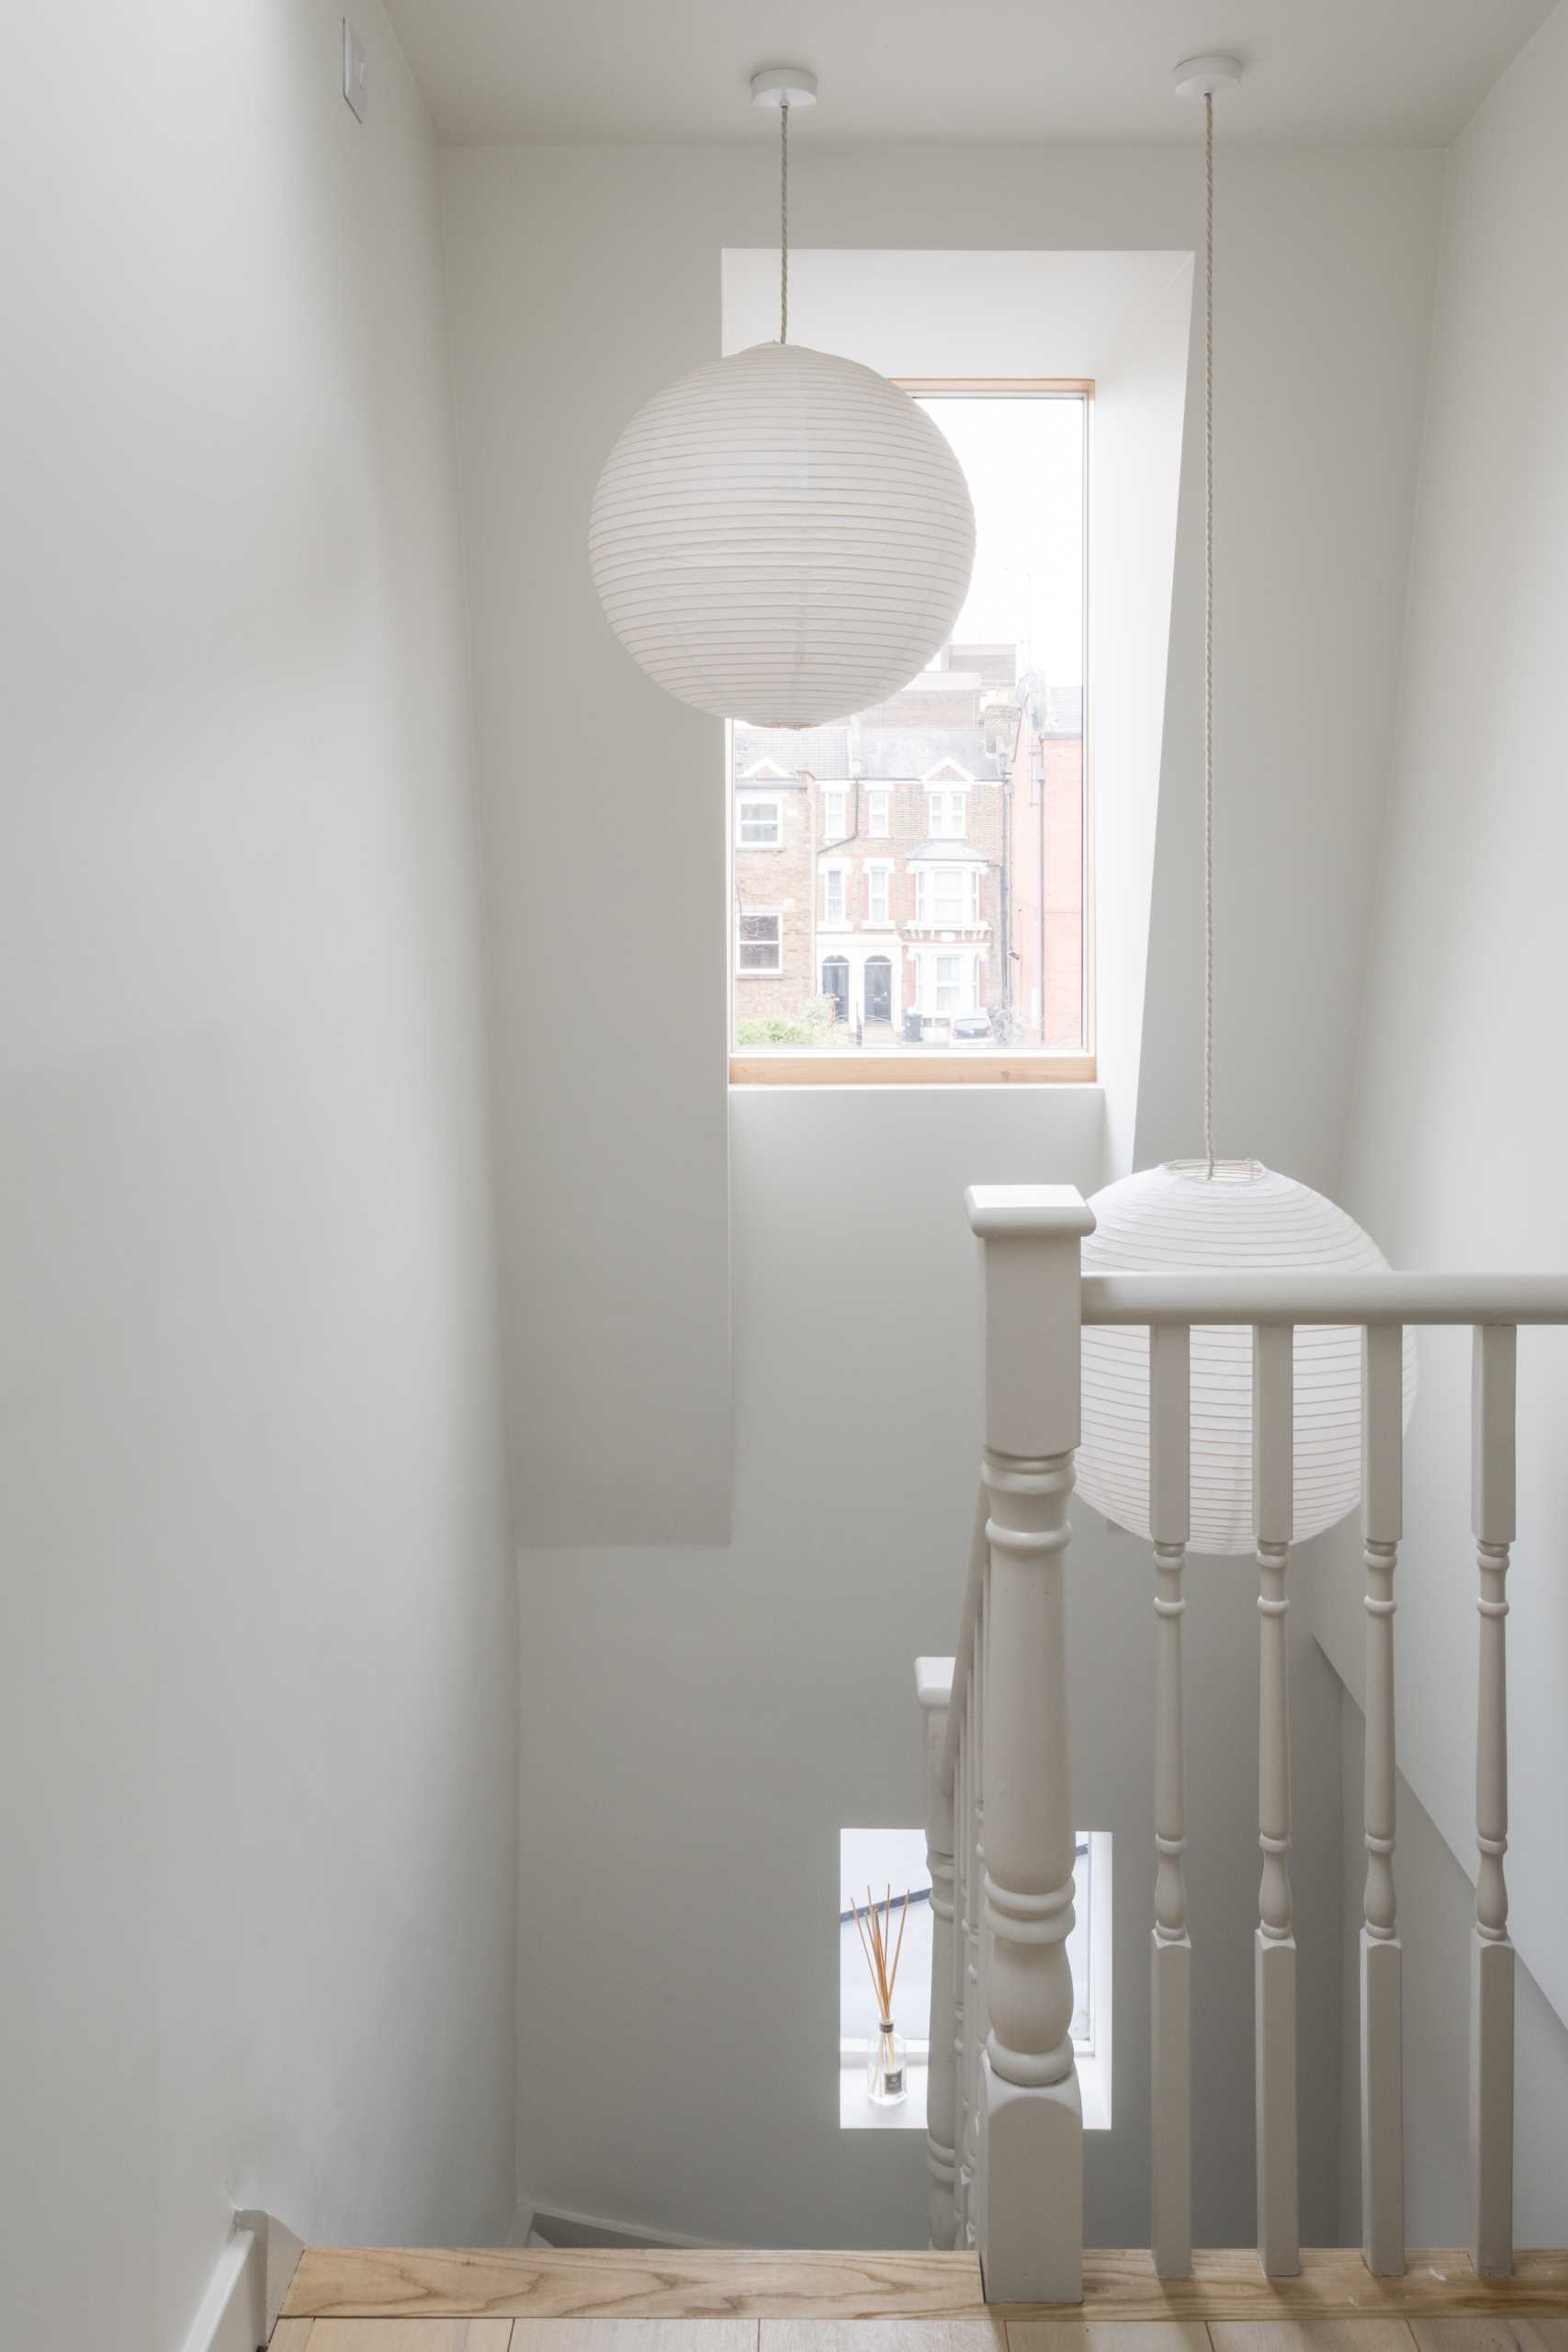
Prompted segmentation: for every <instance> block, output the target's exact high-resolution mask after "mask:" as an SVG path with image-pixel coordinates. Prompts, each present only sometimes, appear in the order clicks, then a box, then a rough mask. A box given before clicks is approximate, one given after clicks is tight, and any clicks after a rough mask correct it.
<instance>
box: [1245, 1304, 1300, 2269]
mask: <svg viewBox="0 0 1568 2352" xmlns="http://www.w3.org/2000/svg"><path fill="white" fill-rule="evenodd" d="M1252 1364H1253V1376H1252V1446H1253V1478H1252V1486H1253V1519H1254V1522H1255V1525H1256V1527H1257V1532H1258V1845H1259V1846H1260V1847H1261V1849H1262V1852H1263V1878H1262V1884H1261V1886H1260V1888H1259V1890H1258V1933H1257V1938H1256V1940H1255V1950H1254V1974H1253V1985H1254V2002H1255V2016H1254V2026H1255V2040H1256V2046H1257V2059H1256V2064H1257V2098H1258V2261H1259V2263H1260V2264H1261V2265H1262V2267H1263V2270H1264V2273H1265V2275H1266V2276H1267V2277H1268V2278H1294V2277H1295V2276H1296V2274H1297V2272H1298V2271H1299V2270H1300V2268H1301V2267H1302V2258H1301V2234H1300V2224H1299V2222H1298V2220H1297V2206H1296V1938H1295V1922H1294V1914H1293V1911H1292V1899H1291V1676H1290V1649H1289V1645H1288V1642H1287V1639H1286V1632H1285V1627H1286V1622H1287V1618H1288V1616H1289V1611H1290V1606H1291V1604H1290V1601H1289V1600H1288V1599H1287V1597H1286V1593H1285V1572H1286V1570H1287V1569H1288V1567H1289V1566H1290V1563H1291V1535H1292V1508H1293V1507H1292V1490H1293V1481H1294V1458H1293V1457H1294V1428H1295V1370H1294V1367H1295V1333H1294V1332H1293V1331H1292V1329H1291V1328H1290V1326H1289V1325H1288V1324H1260V1325H1259V1326H1258V1329H1257V1330H1256V1331H1255V1332H1254V1333H1253V1357H1252Z"/></svg>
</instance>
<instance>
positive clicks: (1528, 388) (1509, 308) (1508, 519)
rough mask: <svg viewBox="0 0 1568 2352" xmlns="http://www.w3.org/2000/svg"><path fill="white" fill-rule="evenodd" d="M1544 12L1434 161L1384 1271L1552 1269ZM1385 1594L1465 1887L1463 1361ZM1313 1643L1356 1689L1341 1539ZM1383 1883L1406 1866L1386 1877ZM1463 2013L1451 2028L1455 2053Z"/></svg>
mask: <svg viewBox="0 0 1568 2352" xmlns="http://www.w3.org/2000/svg"><path fill="white" fill-rule="evenodd" d="M1565 108H1568V10H1565V9H1563V8H1562V7H1561V6H1560V7H1559V8H1558V9H1557V10H1556V11H1555V12H1554V13H1553V15H1552V16H1551V18H1550V19H1549V20H1548V22H1547V24H1546V25H1545V26H1544V27H1543V28H1542V29H1541V31H1540V33H1539V34H1538V35H1537V37H1536V39H1535V40H1533V41H1532V42H1531V43H1530V44H1529V47H1528V48H1527V49H1526V50H1525V51H1523V52H1522V53H1521V55H1520V56H1519V58H1518V59H1517V62H1515V64H1514V65H1513V66H1512V67H1511V68H1510V69H1509V71H1508V72H1507V74H1505V75H1504V77H1503V79H1502V81H1501V82H1500V83H1499V84H1498V85H1497V87H1496V88H1495V91H1494V92H1493V93H1492V95H1491V96H1490V97H1489V98H1488V99H1487V101H1486V103H1485V105H1484V106H1483V107H1482V108H1481V110H1480V112H1479V113H1478V115H1477V116H1476V118H1475V119H1474V120H1473V122H1472V124H1471V125H1470V127H1469V129H1468V130H1466V131H1465V133H1464V135H1463V137H1462V138H1461V140H1460V141H1459V142H1458V144H1457V146H1456V147H1455V148H1454V149H1453V151H1452V153H1451V156H1450V165H1449V179H1448V189H1447V201H1446V220H1445V232H1444V245H1443V257H1442V266H1441V276H1440V283H1439V292H1438V308H1437V320H1436V328H1435V340H1434V349H1433V362H1432V382H1431V393H1430V400H1429V404H1428V410H1427V428H1426V439H1425V447H1424V451H1423V455H1422V462H1421V487H1420V502H1419V512H1418V518H1417V526H1416V537H1415V544H1414V553H1413V559H1412V567H1411V588H1410V617H1409V630H1408V640H1407V645H1406V650H1405V658H1404V676H1403V688H1402V695H1401V719H1400V728H1399V740H1398V747H1397V757H1396V760H1395V764H1394V772H1393V798H1392V802H1391V808H1390V814H1389V820H1388V833H1387V841H1386V845H1385V849H1384V854H1383V864H1382V888H1381V891H1380V894H1379V898H1378V903H1377V910H1376V920H1375V923H1374V926H1373V932H1372V959H1371V976H1370V983H1369V993H1368V1001H1367V1012H1366V1033H1365V1045H1364V1050H1363V1055H1362V1060H1361V1066H1360V1071H1359V1085H1358V1089H1357V1093H1356V1099H1355V1104H1354V1110H1353V1116H1352V1120H1351V1125H1350V1130H1349V1140H1348V1153H1347V1159H1346V1173H1345V1183H1344V1197H1345V1199H1346V1203H1347V1205H1348V1207H1350V1208H1351V1209H1352V1210H1353V1211H1354V1212H1355V1213H1356V1214H1357V1215H1358V1216H1360V1217H1361V1219H1362V1220H1363V1222H1364V1223H1366V1224H1367V1225H1368V1226H1369V1227H1370V1228H1371V1231H1372V1232H1374V1233H1375V1234H1376V1235H1377V1237H1378V1238H1379V1239H1380V1241H1381V1242H1382V1245H1383V1247H1384V1249H1385V1250H1387V1251H1388V1252H1389V1254H1390V1256H1391V1257H1392V1258H1393V1260H1394V1261H1395V1262H1396V1263H1398V1264H1403V1265H1406V1266H1436V1267H1443V1266H1482V1267H1486V1266H1495V1267H1506V1268H1521V1269H1522V1268H1539V1267H1548V1268H1560V1267H1562V1266H1563V1265H1564V1264H1568V1192H1565V1190H1564V1186H1563V1183H1562V1153H1563V1148H1564V1143H1565V1140H1568V1114H1565V1111H1564V1096H1563V1089H1562V1080H1561V1070H1562V1045H1561V1040H1560V1035H1559V1031H1560V1028H1561V1022H1562V1003H1563V979H1562V936H1563V926H1562V876H1563V873H1564V871H1565V870H1568V797H1565V796H1564V793H1563V774H1564V766H1565V760H1568V719H1565V717H1564V711H1565V705H1564V699H1563V693H1562V643H1563V633H1564V628H1565V626H1568V253H1565V251H1564V247H1563V243H1562V238H1561V237H1560V236H1559V235H1558V234H1557V233H1556V224H1557V223H1559V222H1560V221H1561V220H1562V218H1563V217H1564V211H1565V209H1568V146H1565V144H1564V141H1563V140H1562V119H1563V113H1564V109H1565ZM1422 1377H1423V1389H1422V1396H1421V1401H1420V1405H1419V1408H1418V1410H1417V1414H1416V1421H1415V1424H1414V1426H1413V1428H1412V1430H1411V1434H1410V1442H1409V1448H1408V1459H1407V1472H1406V1480H1405V1489H1406V1505H1405V1542H1404V1550H1403V1554H1402V1562H1401V1567H1400V1572H1399V1580H1398V1582H1399V1596H1400V1613H1399V1621H1398V1622H1399V1640H1398V1650H1399V1718H1398V1734H1399V1751H1400V1760H1401V1763H1402V1765H1403V1767H1404V1770H1405V1772H1406V1773H1407V1774H1408V1776H1409V1779H1410V1782H1411V1785H1412V1787H1413V1788H1414V1789H1415V1791H1416V1794H1417V1796H1418V1797H1419V1799H1420V1801H1421V1803H1422V1804H1423V1805H1425V1806H1426V1808H1427V1811H1428V1813H1429V1814H1430V1815H1431V1816H1432V1819H1433V1820H1434V1822H1435V1823H1436V1824H1437V1826H1438V1830H1439V1831H1440V1833H1441V1835H1442V1837H1443V1838H1444V1839H1445V1840H1446V1841H1447V1843H1448V1845H1449V1847H1450V1849H1451V1850H1452V1852H1453V1853H1454V1854H1456V1855H1457V1856H1458V1857H1459V1859H1460V1860H1461V1863H1462V1864H1463V1866H1464V1869H1465V1870H1466V1871H1468V1872H1471V1873H1472V1874H1473V1867H1474V1861H1473V1857H1474V1848H1473V1842H1472V1839H1473V1817H1474V1816H1473V1770H1474V1766H1473V1752H1474V1751H1473V1726H1474V1721H1475V1611H1474V1595H1475V1571H1474V1561H1473V1553H1472V1545H1471V1542H1470V1536H1469V1493H1468V1486H1469V1459H1470V1445H1469V1342H1468V1339H1467V1337H1465V1336H1464V1335H1461V1334H1458V1333H1454V1334H1447V1333H1444V1334H1434V1335H1432V1336H1431V1337H1430V1338H1428V1339H1427V1340H1424V1342H1423V1374H1422ZM1565 1416H1568V1339H1565V1338H1564V1337H1563V1335H1562V1334H1559V1333H1550V1332H1537V1333H1527V1334H1524V1335H1522V1336H1521V1340H1520V1348H1519V1497H1518V1542H1517V1546H1516V1550H1515V1555H1514V1558H1515V1566H1514V1571H1513V1574H1512V1576H1511V1577H1510V1579H1509V1581H1510V1587H1511V1596H1510V1597H1511V1600H1512V1603H1513V1614H1512V1616H1511V1617H1510V1619H1509V1621H1508V1638H1509V1658H1508V1675H1509V1685H1510V1688H1509V1704H1510V1724H1511V1729H1510V1749H1511V1753H1510V1770H1511V1807H1512V1820H1511V1830H1510V1834H1511V1838H1512V1850H1511V1852H1510V1855H1509V1860H1508V1879H1509V1885H1510V1889H1511V1892H1512V1897H1513V1912H1512V1918H1513V1929H1514V1934H1515V1938H1516V1939H1517V1945H1518V1949H1519V1951H1520V1954H1521V1956H1522V1958H1523V1959H1524V1961H1525V1962H1526V1963H1527V1964H1528V1966H1529V1968H1530V1970H1531V1971H1532V1972H1533V1973H1534V1975H1535V1977H1536V1979H1537V1981H1538V1982H1539V1984H1540V1988H1541V1990H1542V1992H1543V1993H1544V1994H1545V1996H1547V1998H1548V2000H1549V2001H1550V2002H1551V2005H1552V2007H1554V2008H1555V2010H1556V2011H1557V2013H1558V2015H1559V2016H1560V2017H1561V2016H1568V1847H1565V1845H1564V1841H1563V1838H1562V1789H1563V1787H1564V1784H1565V1782H1568V1711H1565V1710H1564V1705H1563V1693H1564V1690H1565V1689H1568V1583H1565V1582H1564V1579H1563V1577H1562V1560H1563V1557H1564V1553H1565V1550H1568V1451H1565V1449H1564V1447H1563V1444H1562V1430H1563V1426H1564V1419H1565ZM1336 1556H1337V1573H1336V1574H1335V1575H1334V1577H1333V1579H1332V1582H1331V1584H1330V1585H1329V1586H1328V1587H1326V1588H1325V1593H1324V1601H1325V1607H1324V1609H1323V1611H1322V1613H1321V1620H1320V1622H1321V1624H1322V1629H1323V1636H1324V1639H1325V1643H1326V1645H1327V1646H1328V1649H1329V1652H1330V1655H1331V1656H1332V1657H1333V1658H1334V1659H1335V1662H1336V1664H1337V1666H1338V1667H1339V1669H1340V1671H1341V1673H1342V1674H1343V1675H1344V1677H1345V1679H1346V1680H1347V1682H1348V1685H1349V1687H1350V1688H1351V1690H1352V1691H1359V1687H1360V1663H1359V1661H1360V1649H1361V1640H1362V1634H1361V1626H1360V1617H1361V1611H1360V1606H1359V1602H1360V1594H1361V1589H1362V1588H1361V1583H1360V1571H1359V1559H1358V1557H1357V1555H1356V1548H1355V1545H1354V1543H1353V1541H1352V1540H1350V1539H1349V1538H1347V1540H1346V1541H1345V1542H1344V1544H1342V1545H1341V1546H1339V1547H1338V1549H1337V1555H1336ZM1402 1866H1403V1865H1402ZM1462 2026H1463V2020H1462V2015H1461V2013H1459V2012H1456V2013H1455V2015H1454V2017H1453V2018H1452V2020H1451V2030H1452V2031H1453V2032H1454V2033H1455V2034H1459V2033H1461V2031H1462Z"/></svg>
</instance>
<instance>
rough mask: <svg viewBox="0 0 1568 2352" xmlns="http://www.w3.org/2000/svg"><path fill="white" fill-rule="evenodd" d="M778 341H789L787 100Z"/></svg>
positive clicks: (782, 128) (782, 132) (782, 129)
mask: <svg viewBox="0 0 1568 2352" xmlns="http://www.w3.org/2000/svg"><path fill="white" fill-rule="evenodd" d="M779 341H780V342H781V343H787V342H788V341H789V100H788V99H787V98H785V100H784V104H783V105H782V106H781V107H780V108H779Z"/></svg>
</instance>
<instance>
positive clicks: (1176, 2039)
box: [1149, 1324, 1192, 2278]
mask: <svg viewBox="0 0 1568 2352" xmlns="http://www.w3.org/2000/svg"><path fill="white" fill-rule="evenodd" d="M1191 1353H1192V1351H1191V1333H1190V1331H1189V1330H1188V1329H1187V1326H1186V1325H1185V1324H1169V1325H1156V1327H1155V1328H1154V1329H1153V1330H1152V1331H1151V1332H1150V1334H1149V1529H1150V1533H1151V1534H1152V1536H1153V1538H1154V1547H1155V1849H1156V1854H1157V1857H1158V1860H1157V1862H1156V1870H1155V1925H1154V1933H1153V1947H1154V1948H1153V1951H1152V1953H1151V1956H1150V1973H1149V1992H1150V2028H1151V2042H1150V2048H1151V2067H1150V2071H1151V2095H1152V2102H1153V2124H1154V2184H1153V2186H1154V2262H1155V2269H1156V2272H1157V2274H1158V2275H1159V2277H1160V2278H1189V2277H1190V2275H1191V2270H1192V2055H1191V1973H1192V1944H1191V1939H1190V1936H1189V1934H1188V1928H1187V1870H1186V1860H1185V1857H1186V1852H1187V1746H1186V1729H1185V1724H1184V1719H1183V1710H1182V1689H1181V1619H1182V1613H1183V1611H1184V1610H1185V1609H1186V1606H1187V1604H1186V1602H1185V1600H1183V1599H1182V1594H1181V1575H1182V1570H1183V1568H1184V1567H1185V1566H1186V1561H1187V1539H1188V1535H1189V1533H1190V1523H1189V1520H1190V1495H1191V1438H1190V1418H1191V1403H1190V1398H1191Z"/></svg>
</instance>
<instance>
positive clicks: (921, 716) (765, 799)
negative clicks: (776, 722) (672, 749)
mask: <svg viewBox="0 0 1568 2352" xmlns="http://www.w3.org/2000/svg"><path fill="white" fill-rule="evenodd" d="M1016 673H1017V663H1016V658H1015V655H1014V651H1013V649H1012V648H1011V647H1010V646H990V645H986V646H978V645H973V646H964V645H958V646H951V647H948V648H947V649H945V650H944V652H943V654H942V656H941V657H940V658H939V662H938V664H937V665H935V666H933V667H932V668H931V669H928V670H925V671H923V672H922V673H920V675H919V678H917V679H915V680H914V681H913V682H912V683H911V684H909V685H908V686H907V687H906V688H905V689H904V691H903V692H902V693H901V694H898V695H894V696H893V697H892V698H891V700H889V701H887V702H886V703H883V704H881V705H879V706H878V707H876V708H874V709H873V710H868V711H863V712H861V713H859V714H858V715H857V716H856V717H855V718H849V719H845V720H843V721H841V722H840V723H839V724H837V725H835V726H831V727H817V728H807V729H801V730H800V731H799V732H791V731H788V730H785V729H766V728H754V727H748V726H743V725H737V726H736V728H735V729H734V730H733V742H732V775H733V793H734V811H733V880H734V902H735V903H734V939H733V966H734V991H735V995H734V1011H735V1041H736V1044H737V1046H740V1047H745V1048H754V1047H756V1046H766V1045H769V1044H775V1043H776V1044H781V1045H791V1044H793V1045H795V1046H803V1045H807V1044H812V1043H816V1044H825V1045H831V1046H856V1045H864V1046H868V1047H874V1048H876V1049H879V1050H886V1048H887V1047H889V1046H899V1045H920V1046H933V1045H936V1046H945V1045H949V1044H957V1045H964V1044H965V1043H968V1044H977V1045H995V1046H1006V1045H1035V1046H1038V1045H1041V1044H1045V1045H1050V1046H1058V1045H1059V1046H1077V1045H1078V1043H1079V1042H1080V1041H1081V1037H1082V1025H1083V991H1082V919H1081V907H1082V854H1083V834H1082V776H1083V757H1082V753H1083V745H1082V720H1081V697H1080V696H1079V695H1077V692H1076V691H1075V692H1074V693H1073V694H1072V695H1070V696H1056V697H1052V696H1050V695H1047V694H1046V693H1045V692H1044V690H1043V688H1042V687H1041V686H1040V685H1039V684H1038V683H1037V682H1035V681H1033V680H1029V679H1025V680H1022V681H1021V680H1019V678H1018V677H1017V674H1016ZM955 1024H957V1025H956V1026H955Z"/></svg>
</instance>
